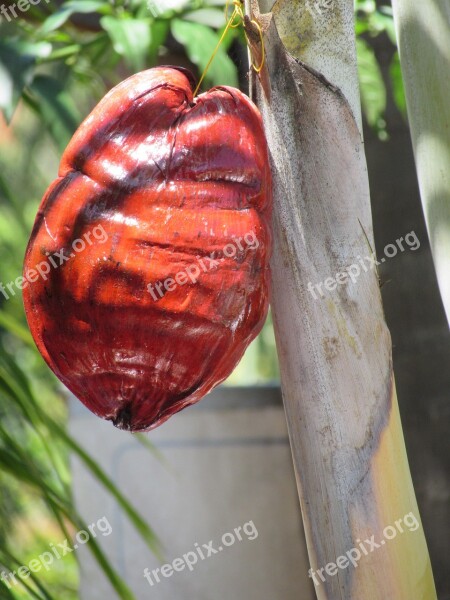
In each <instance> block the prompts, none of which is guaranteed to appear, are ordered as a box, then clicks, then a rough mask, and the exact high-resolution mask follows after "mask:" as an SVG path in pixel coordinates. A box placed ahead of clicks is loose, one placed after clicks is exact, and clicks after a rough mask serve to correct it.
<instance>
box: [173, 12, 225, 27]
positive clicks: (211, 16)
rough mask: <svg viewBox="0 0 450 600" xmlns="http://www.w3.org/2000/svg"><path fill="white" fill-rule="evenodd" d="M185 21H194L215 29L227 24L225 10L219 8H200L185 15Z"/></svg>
mask: <svg viewBox="0 0 450 600" xmlns="http://www.w3.org/2000/svg"><path fill="white" fill-rule="evenodd" d="M183 19H184V20H185V21H194V22H195V23H201V24H202V25H207V26H208V27H213V28H214V29H219V28H220V27H223V26H224V25H225V12H224V11H223V10H219V9H218V8H200V9H198V10H193V11H191V12H188V13H185V14H184V15H183Z"/></svg>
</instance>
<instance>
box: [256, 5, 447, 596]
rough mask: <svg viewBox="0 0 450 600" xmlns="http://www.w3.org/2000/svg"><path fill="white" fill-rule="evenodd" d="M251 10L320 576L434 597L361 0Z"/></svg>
mask: <svg viewBox="0 0 450 600" xmlns="http://www.w3.org/2000/svg"><path fill="white" fill-rule="evenodd" d="M252 5H253V6H252V10H253V17H254V18H255V19H257V20H258V21H259V22H260V23H261V24H262V25H263V29H264V45H265V56H266V58H265V68H264V69H263V72H262V74H261V76H260V77H259V78H258V81H257V84H256V89H257V102H258V105H259V107H260V110H261V112H262V115H263V119H264V124H265V128H266V134H267V138H268V143H269V149H270V153H271V160H272V167H273V176H274V256H273V261H272V265H271V266H272V285H273V290H272V309H273V314H274V323H275V334H276V339H277V347H278V354H279V360H280V370H281V380H282V389H283V398H284V403H285V410H286V415H287V421H288V427H289V433H290V440H291V448H292V454H293V459H294V465H295V471H296V476H297V483H298V491H299V497H300V503H301V508H302V514H303V520H304V526H305V533H306V538H307V544H308V552H309V558H310V563H311V567H312V570H311V571H310V576H312V578H313V581H314V583H315V585H316V593H317V597H318V598H319V599H332V600H337V599H342V600H362V599H364V600H379V599H380V600H381V599H383V600H384V599H392V600H393V599H395V600H413V599H419V598H420V599H422V598H424V599H425V598H426V599H427V600H432V599H433V598H435V597H436V593H435V589H434V583H433V576H432V571H431V566H430V562H429V557H428V551H427V547H426V542H425V536H424V532H423V529H422V527H421V525H420V517H419V512H418V508H417V503H416V499H415V495H414V489H413V486H412V483H411V477H410V473H409V467H408V462H407V457H406V452H405V447H404V441H403V434H402V429H401V424H400V418H399V413H398V406H397V398H396V394H395V383H394V377H393V369H392V357H391V341H390V335H389V332H388V330H387V327H386V323H385V320H384V315H383V309H382V305H381V296H380V291H379V283H378V278H377V274H376V270H375V268H374V266H373V262H372V260H371V256H372V252H371V248H370V246H371V247H372V248H373V247H374V243H373V236H372V219H371V211H370V195H369V185H368V177H367V167H366V160H365V154H364V146H363V142H362V135H361V117H360V108H359V106H360V105H359V90H358V79H357V66H356V49H355V36H354V32H353V2H350V0H334V1H333V2H330V1H329V0H323V1H322V2H320V1H319V0H317V2H316V3H314V4H313V3H312V2H304V1H300V2H289V1H288V0H285V1H282V0H279V1H278V2H276V3H275V5H274V6H273V7H272V18H270V17H268V16H267V15H265V16H264V15H263V16H261V15H258V6H257V3H256V2H253V3H252ZM316 7H318V8H319V9H320V10H321V12H319V11H318V10H316ZM263 8H265V9H266V10H267V8H270V7H267V6H264V7H263ZM248 10H250V7H248ZM314 11H316V13H315V14H314ZM312 12H313V14H312ZM249 39H250V41H251V42H252V39H253V42H252V44H251V45H252V51H253V55H254V58H255V56H256V58H259V57H261V56H262V52H261V47H260V44H259V45H258V43H257V41H256V35H255V36H251V35H250V36H249ZM255 62H256V63H257V61H255ZM369 241H370V245H369ZM344 274H346V275H344ZM406 515H409V517H407V516H406ZM407 523H411V526H408V525H407ZM415 523H417V527H416V525H415ZM394 534H395V535H394ZM372 536H373V537H372ZM391 538H392V539H391ZM374 544H375V545H374ZM339 557H344V558H339ZM336 562H338V564H337V565H336Z"/></svg>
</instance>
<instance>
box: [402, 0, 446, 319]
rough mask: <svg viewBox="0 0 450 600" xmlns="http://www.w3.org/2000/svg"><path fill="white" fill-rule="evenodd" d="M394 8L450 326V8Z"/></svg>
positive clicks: (406, 2) (408, 3)
mask: <svg viewBox="0 0 450 600" xmlns="http://www.w3.org/2000/svg"><path fill="white" fill-rule="evenodd" d="M392 6H393V8H394V19H395V25H396V29H397V37H398V44H399V51H400V62H401V66H402V74H403V80H404V84H405V92H406V102H407V107H408V117H409V123H410V129H411V137H412V141H413V147H414V156H415V160H416V168H417V174H418V178H419V187H420V196H421V198H422V206H423V210H424V214H425V221H426V224H427V229H428V235H429V238H430V243H431V250H432V253H433V258H434V264H435V267H436V274H437V278H438V283H439V288H440V290H441V296H442V300H443V303H444V308H445V311H446V314H447V319H448V322H449V324H450V4H449V2H448V0H435V1H433V2H414V0H393V2H392Z"/></svg>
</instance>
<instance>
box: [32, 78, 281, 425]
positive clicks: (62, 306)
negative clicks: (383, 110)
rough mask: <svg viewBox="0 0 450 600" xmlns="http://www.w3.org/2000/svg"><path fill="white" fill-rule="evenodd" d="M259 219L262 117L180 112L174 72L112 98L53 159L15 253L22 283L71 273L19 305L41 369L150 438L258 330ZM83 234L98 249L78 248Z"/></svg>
mask: <svg viewBox="0 0 450 600" xmlns="http://www.w3.org/2000/svg"><path fill="white" fill-rule="evenodd" d="M271 204H272V182H271V174H270V168H269V159H268V151H267V145H266V141H265V136H264V131H263V126H262V122H261V117H260V114H259V112H258V110H257V108H256V107H255V105H254V104H253V103H252V102H251V101H250V100H249V98H247V97H246V96H245V95H244V94H242V93H241V92H240V91H239V90H237V89H234V88H229V87H216V88H214V89H212V90H210V91H209V92H207V93H205V94H202V95H200V96H198V97H196V98H193V95H192V78H191V76H190V74H189V73H188V72H187V71H184V70H182V69H176V68H172V67H158V68H154V69H150V70H147V71H143V72H141V73H138V74H136V75H134V76H132V77H130V78H129V79H127V80H125V81H123V82H122V83H121V84H119V85H118V86H116V87H115V88H113V89H112V90H111V91H110V92H109V93H108V94H107V95H106V96H105V97H104V98H103V100H101V102H100V103H99V104H98V105H97V106H96V108H94V110H93V111H92V113H91V114H90V115H89V116H88V117H87V119H86V120H85V121H84V122H83V123H82V125H81V126H80V128H79V129H78V131H77V132H76V133H75V135H74V136H73V138H72V140H71V141H70V143H69V145H68V147H67V149H66V151H65V152H64V154H63V157H62V160H61V165H60V169H59V177H58V178H57V179H56V180H55V181H54V182H53V183H52V184H51V185H50V187H49V188H48V190H47V192H46V194H45V196H44V198H43V200H42V202H41V205H40V207H39V211H38V214H37V217H36V222H35V225H34V228H33V232H32V235H31V238H30V241H29V244H28V247H27V251H26V256H25V264H24V277H27V273H28V272H29V270H30V269H35V267H36V266H37V265H39V263H42V261H45V260H47V261H48V260H49V256H48V255H50V256H52V255H53V254H54V253H58V252H60V251H61V250H62V249H64V256H66V257H68V258H67V259H64V262H63V264H61V265H60V266H57V268H55V267H53V266H52V267H51V269H50V272H49V273H48V275H46V279H45V278H43V277H39V278H38V279H37V280H36V281H33V282H32V283H31V282H30V283H29V284H28V285H26V287H24V290H23V292H24V304H25V310H26V314H27V319H28V323H29V326H30V329H31V332H32V335H33V337H34V340H35V342H36V344H37V346H38V348H39V350H40V352H41V354H42V356H43V357H44V359H45V360H46V362H47V363H48V365H49V366H50V368H51V369H52V370H53V371H54V373H55V374H56V375H57V376H58V377H59V379H60V380H61V381H62V382H63V383H64V384H65V385H66V386H67V387H68V388H69V389H70V390H71V391H72V392H73V393H74V394H75V395H76V396H77V397H78V398H79V399H80V400H81V401H82V402H83V403H84V404H85V405H86V406H87V407H88V408H89V409H90V410H91V411H92V412H94V413H95V414H96V415H98V416H100V417H103V418H105V419H109V420H111V421H112V422H113V423H114V425H116V426H117V427H119V428H122V429H127V430H131V431H140V430H149V429H152V428H154V427H156V426H158V425H160V424H161V423H163V422H164V421H166V420H167V419H168V418H169V417H170V416H171V415H172V414H174V413H176V412H178V411H179V410H181V409H183V408H184V407H186V406H188V405H190V404H193V403H194V402H197V401H198V400H199V399H200V398H201V397H202V396H204V395H205V394H206V393H207V392H209V391H210V390H211V389H212V388H213V387H214V386H216V385H217V384H218V383H220V382H221V381H223V380H224V379H225V378H226V377H227V376H228V375H229V374H230V373H231V371H232V370H233V369H234V367H235V366H236V364H237V363H238V362H239V360H240V359H241V357H242V355H243V353H244V350H245V349H246V347H247V346H248V344H249V343H250V342H251V341H252V340H253V339H254V338H255V337H256V335H257V334H258V333H259V331H260V330H261V328H262V325H263V323H264V320H265V317H266V314H267V309H268V288H269V258H270V252H271V233H270V219H271ZM95 228H97V229H96V230H95V231H96V232H97V234H100V233H101V231H104V232H105V233H106V235H107V239H106V241H105V240H104V241H100V235H98V239H97V238H96V239H95V240H94V242H95V243H91V244H89V243H87V242H86V238H85V236H86V235H87V234H89V232H91V233H92V231H93V230H94V229H95ZM246 235H247V239H250V238H251V239H253V238H254V239H256V240H257V247H256V242H255V243H253V247H250V245H249V244H247V243H246V242H244V236H246ZM252 236H253V237H252ZM239 238H240V239H241V241H240V244H239V243H238V242H236V240H237V239H239ZM79 239H84V240H85V248H84V249H83V250H80V251H77V252H74V250H73V246H72V244H73V242H74V241H76V240H79ZM90 240H91V241H92V240H93V237H92V234H91V236H90ZM227 244H233V245H234V246H235V248H236V255H235V256H234V257H231V258H230V257H226V256H225V254H224V248H225V247H226V246H227ZM239 245H240V247H241V248H242V249H241V248H239V247H238V246H239ZM79 247H81V244H79V243H77V248H79ZM227 253H228V254H231V250H230V247H228V251H227ZM71 255H72V256H71ZM59 256H61V255H59ZM210 256H213V258H214V260H217V264H216V265H215V266H214V267H211V268H209V259H208V258H207V257H210ZM58 260H62V259H58V258H56V259H54V262H55V264H58ZM201 260H203V264H204V266H207V267H208V268H207V269H205V268H203V267H202V268H201V269H200V271H201V272H200V274H199V277H198V281H196V282H195V283H194V282H192V281H191V280H189V281H188V282H187V283H184V284H183V285H176V286H175V288H174V289H171V291H166V289H165V288H164V290H163V291H164V295H163V297H162V298H159V295H156V297H157V300H156V301H155V299H154V297H153V296H152V294H151V293H150V292H149V288H148V284H152V285H153V286H154V285H155V284H156V283H157V282H164V281H166V280H167V279H168V278H172V279H173V278H175V276H176V275H177V274H179V273H180V272H184V270H185V269H186V268H189V266H190V265H193V264H196V265H200V266H201V263H200V261H201ZM192 268H193V267H192V266H191V269H192ZM41 270H46V268H45V269H43V268H42V267H41ZM31 273H32V272H31ZM32 278H33V279H34V278H35V276H33V277H32ZM181 279H182V278H181V277H180V278H179V280H181ZM171 288H173V286H172V285H171Z"/></svg>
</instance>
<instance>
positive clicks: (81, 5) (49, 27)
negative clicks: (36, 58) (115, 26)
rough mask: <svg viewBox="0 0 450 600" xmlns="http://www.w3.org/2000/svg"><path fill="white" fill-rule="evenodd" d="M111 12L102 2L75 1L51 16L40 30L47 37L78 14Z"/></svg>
mask: <svg viewBox="0 0 450 600" xmlns="http://www.w3.org/2000/svg"><path fill="white" fill-rule="evenodd" d="M105 11H106V12H108V13H109V12H111V7H110V6H108V4H107V3H105V2H101V1H100V0H73V2H65V3H64V4H62V5H61V7H60V8H59V9H58V10H57V11H56V12H55V13H53V14H52V15H50V16H49V17H48V18H47V19H46V20H45V21H44V23H43V24H42V26H41V28H40V29H39V33H40V34H41V35H46V34H47V33H50V31H54V30H55V29H58V28H59V27H61V25H64V23H66V21H67V20H68V19H70V17H71V16H72V15H73V14H76V13H84V14H86V13H95V12H103V13H104V12H105Z"/></svg>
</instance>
